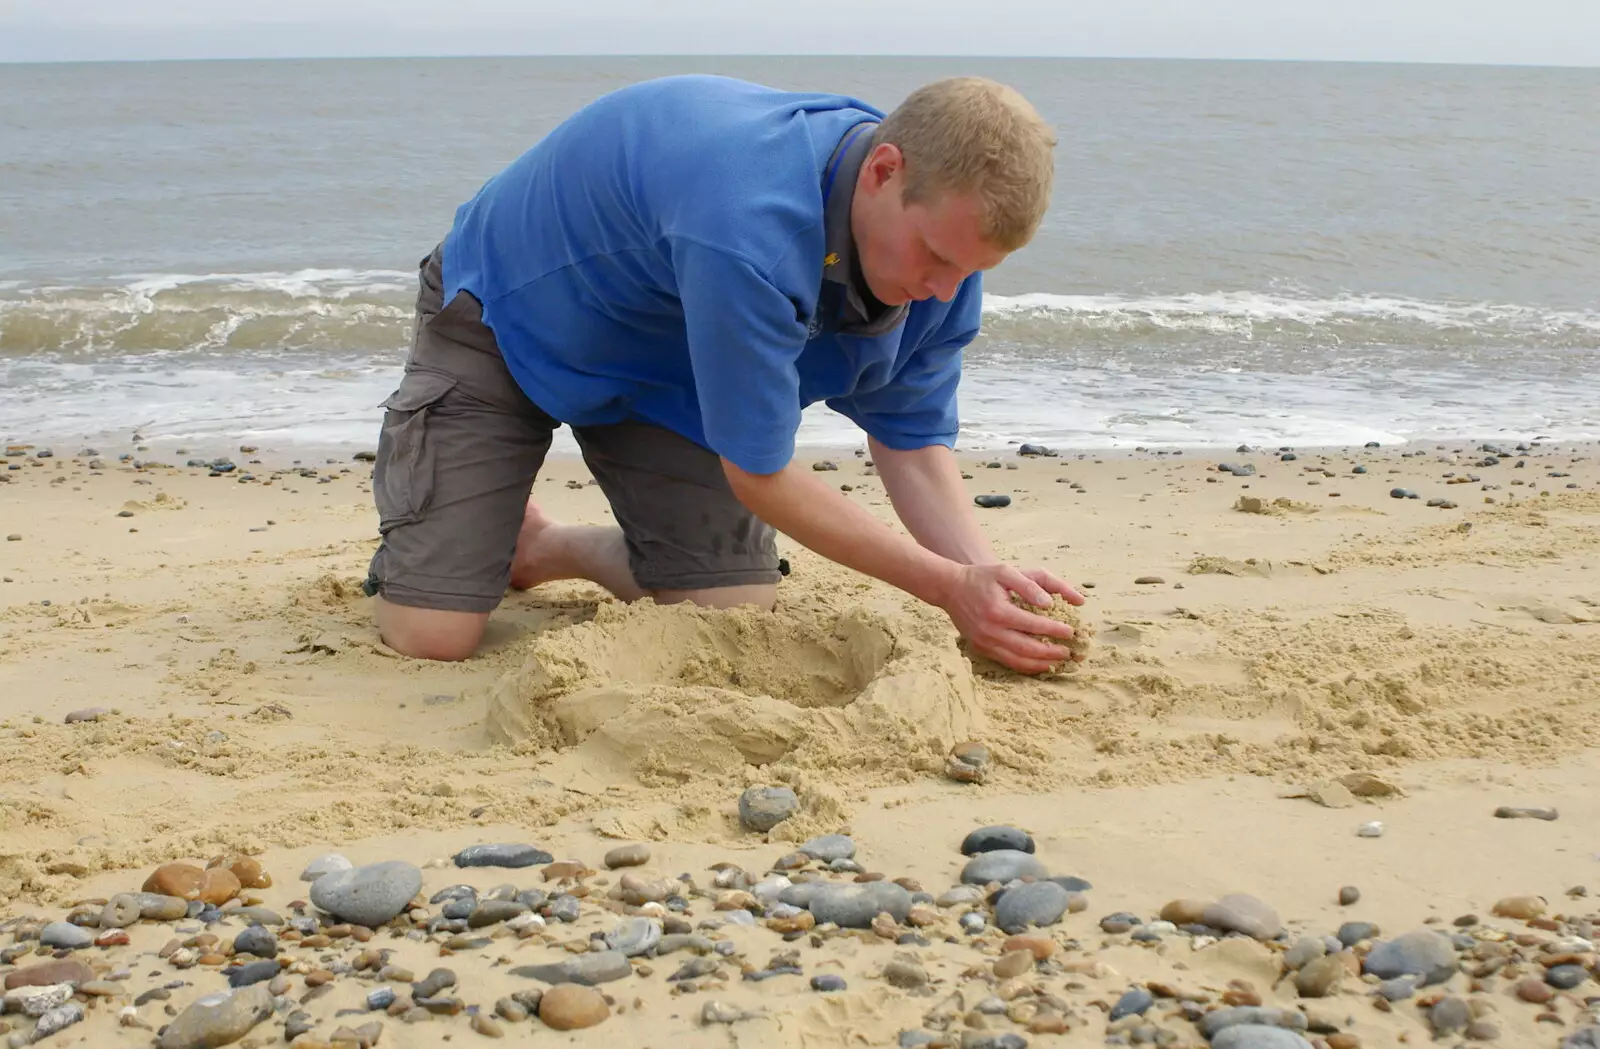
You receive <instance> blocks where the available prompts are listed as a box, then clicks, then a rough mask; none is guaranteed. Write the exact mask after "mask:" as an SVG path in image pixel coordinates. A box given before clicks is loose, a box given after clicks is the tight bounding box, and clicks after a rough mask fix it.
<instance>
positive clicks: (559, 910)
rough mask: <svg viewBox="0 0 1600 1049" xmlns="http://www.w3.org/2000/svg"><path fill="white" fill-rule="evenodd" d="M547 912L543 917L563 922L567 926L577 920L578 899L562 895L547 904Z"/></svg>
mask: <svg viewBox="0 0 1600 1049" xmlns="http://www.w3.org/2000/svg"><path fill="white" fill-rule="evenodd" d="M548 906H549V911H548V912H547V913H546V915H545V917H547V918H554V919H556V920H557V921H563V922H566V923H568V924H569V925H570V924H571V923H573V922H575V921H577V920H578V914H579V910H578V898H577V897H576V896H570V895H568V894H566V893H562V894H561V895H560V896H557V897H556V898H555V899H553V900H551V901H550V902H549V905H548Z"/></svg>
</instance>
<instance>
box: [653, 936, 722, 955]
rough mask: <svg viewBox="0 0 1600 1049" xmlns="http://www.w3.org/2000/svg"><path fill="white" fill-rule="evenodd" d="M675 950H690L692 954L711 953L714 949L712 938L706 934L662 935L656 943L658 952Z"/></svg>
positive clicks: (665, 952)
mask: <svg viewBox="0 0 1600 1049" xmlns="http://www.w3.org/2000/svg"><path fill="white" fill-rule="evenodd" d="M674 951H689V952H690V953H692V954H710V953H711V951H712V944H711V940H710V939H709V938H707V937H705V936H697V935H694V934H692V933H674V934H671V935H667V936H663V937H661V942H660V943H658V944H656V954H658V955H661V954H671V953H672V952H674Z"/></svg>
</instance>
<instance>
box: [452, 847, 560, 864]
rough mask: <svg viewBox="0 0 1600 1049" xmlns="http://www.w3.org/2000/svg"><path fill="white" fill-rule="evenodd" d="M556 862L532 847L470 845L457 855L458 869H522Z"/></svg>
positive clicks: (547, 854) (552, 857)
mask: <svg viewBox="0 0 1600 1049" xmlns="http://www.w3.org/2000/svg"><path fill="white" fill-rule="evenodd" d="M554 862H555V857H554V856H552V855H550V854H549V853H548V852H546V851H544V850H543V849H540V848H536V847H534V846H532V845H512V844H498V845H470V846H468V847H467V848H464V849H462V850H461V851H460V852H458V853H456V854H455V864H456V866H457V867H511V868H520V867H534V866H541V865H543V864H546V863H554Z"/></svg>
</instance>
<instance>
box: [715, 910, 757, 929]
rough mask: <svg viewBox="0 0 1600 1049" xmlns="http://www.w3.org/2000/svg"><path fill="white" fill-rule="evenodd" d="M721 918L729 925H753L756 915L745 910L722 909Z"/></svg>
mask: <svg viewBox="0 0 1600 1049" xmlns="http://www.w3.org/2000/svg"><path fill="white" fill-rule="evenodd" d="M722 920H723V921H725V922H727V923H728V924H729V925H755V924H756V916H755V915H753V914H751V913H750V912H749V911H747V910H743V909H740V910H737V911H723V912H722Z"/></svg>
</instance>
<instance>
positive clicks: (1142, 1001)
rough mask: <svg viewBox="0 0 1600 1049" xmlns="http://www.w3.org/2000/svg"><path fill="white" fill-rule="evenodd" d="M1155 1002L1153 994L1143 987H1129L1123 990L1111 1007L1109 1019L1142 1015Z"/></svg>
mask: <svg viewBox="0 0 1600 1049" xmlns="http://www.w3.org/2000/svg"><path fill="white" fill-rule="evenodd" d="M1154 1004H1156V999H1155V995H1153V994H1151V993H1150V992H1149V991H1147V990H1145V989H1144V988H1143V987H1130V988H1129V989H1128V990H1126V991H1124V992H1123V994H1122V997H1121V998H1118V999H1117V1001H1116V1004H1115V1005H1113V1006H1112V1007H1111V1019H1113V1020H1120V1019H1122V1018H1123V1017H1124V1016H1143V1015H1144V1014H1145V1012H1146V1011H1148V1010H1149V1008H1150V1007H1151V1006H1152V1005H1154Z"/></svg>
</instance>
